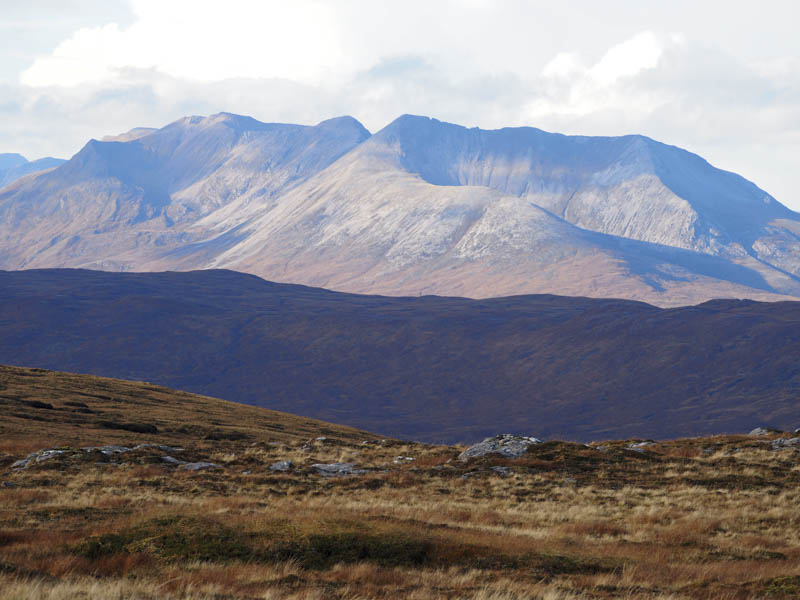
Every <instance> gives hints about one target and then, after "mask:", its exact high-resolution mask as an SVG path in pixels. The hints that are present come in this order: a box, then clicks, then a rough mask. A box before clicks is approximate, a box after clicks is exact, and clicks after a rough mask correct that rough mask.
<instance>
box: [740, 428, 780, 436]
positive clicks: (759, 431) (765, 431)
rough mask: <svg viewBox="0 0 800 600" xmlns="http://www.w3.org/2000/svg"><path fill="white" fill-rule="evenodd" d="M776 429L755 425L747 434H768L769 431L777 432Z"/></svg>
mask: <svg viewBox="0 0 800 600" xmlns="http://www.w3.org/2000/svg"><path fill="white" fill-rule="evenodd" d="M777 432H778V430H777V429H772V428H771V427H756V428H755V429H753V430H752V431H751V432H750V433H748V434H747V435H769V434H770V433H777Z"/></svg>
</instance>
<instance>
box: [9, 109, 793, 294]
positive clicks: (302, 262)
mask: <svg viewBox="0 0 800 600" xmlns="http://www.w3.org/2000/svg"><path fill="white" fill-rule="evenodd" d="M42 267H82V268H91V269H102V270H109V271H159V270H192V269H208V268H226V269H234V270H238V271H243V272H247V273H252V274H256V275H258V276H261V277H264V278H267V279H270V280H274V281H281V282H291V283H302V284H307V285H312V286H319V287H326V288H331V289H336V290H340V291H348V292H358V293H379V294H391V295H419V294H438V295H459V296H465V297H473V298H484V297H493V296H504V295H512V294H529V293H544V292H546V293H555V294H562V295H581V296H591V297H620V298H628V299H636V300H643V301H647V302H649V303H653V304H657V305H661V306H678V305H691V304H695V303H698V302H702V301H705V300H709V299H711V298H717V297H734V298H751V299H757V300H779V299H792V298H798V297H800V215H798V213H795V212H793V211H791V210H790V209H788V208H786V207H785V206H784V205H782V204H781V203H779V202H778V201H777V200H776V199H775V198H773V197H772V196H770V195H769V194H768V193H766V192H765V191H763V190H761V189H760V188H758V187H757V186H756V185H755V184H753V183H751V182H749V181H747V180H745V179H744V178H742V177H740V176H738V175H736V174H733V173H729V172H725V171H722V170H720V169H717V168H715V167H713V166H711V165H710V164H709V163H707V162H706V161H705V160H703V159H702V158H700V157H699V156H697V155H694V154H691V153H689V152H687V151H685V150H681V149H679V148H676V147H674V146H668V145H665V144H662V143H659V142H657V141H654V140H652V139H649V138H646V137H643V136H637V135H631V136H623V137H585V136H564V135H559V134H553V133H547V132H544V131H541V130H539V129H534V128H529V127H520V128H506V129H500V130H495V131H487V130H481V129H477V128H473V129H467V128H464V127H461V126H458V125H452V124H448V123H443V122H440V121H437V120H435V119H430V118H427V117H417V116H411V115H405V116H402V117H400V118H398V119H396V120H395V121H394V122H392V123H390V124H389V125H387V126H386V127H385V128H383V129H382V130H380V131H379V132H377V133H375V134H374V135H371V134H370V133H369V132H368V131H367V130H366V129H365V128H364V127H363V126H362V125H361V124H360V123H358V122H357V121H356V120H355V119H353V118H351V117H340V118H336V119H331V120H328V121H324V122H322V123H320V124H318V125H316V126H313V127H311V126H301V125H288V124H268V123H261V122H259V121H256V120H254V119H252V118H249V117H242V116H238V115H232V114H228V113H220V114H217V115H213V116H211V117H205V118H203V117H187V118H184V119H180V120H178V121H176V122H174V123H172V124H170V125H167V126H166V127H163V128H161V129H150V128H137V129H135V130H132V131H130V132H128V133H126V134H122V135H119V136H110V137H106V138H104V139H103V141H96V140H92V141H90V142H89V143H88V144H87V145H86V146H85V147H84V148H83V149H82V150H81V151H80V152H78V153H77V154H76V155H75V156H74V157H72V159H70V160H69V161H68V162H66V163H64V164H62V165H60V166H58V167H57V168H55V169H52V170H49V171H45V172H41V173H39V174H38V175H34V176H31V177H26V178H23V179H19V180H16V181H14V182H12V183H11V184H10V185H6V186H5V187H4V188H2V189H0V268H4V269H28V268H42Z"/></svg>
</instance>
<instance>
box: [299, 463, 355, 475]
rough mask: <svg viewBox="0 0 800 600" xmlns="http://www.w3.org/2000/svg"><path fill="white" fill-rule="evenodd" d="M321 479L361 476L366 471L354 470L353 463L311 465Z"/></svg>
mask: <svg viewBox="0 0 800 600" xmlns="http://www.w3.org/2000/svg"><path fill="white" fill-rule="evenodd" d="M311 468H312V469H314V470H315V471H316V472H317V473H319V474H320V475H322V476H323V477H343V476H345V475H363V474H364V473H368V471H367V470H366V469H356V468H355V464H354V463H329V464H324V463H315V464H313V465H311Z"/></svg>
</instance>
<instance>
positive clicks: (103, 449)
mask: <svg viewBox="0 0 800 600" xmlns="http://www.w3.org/2000/svg"><path fill="white" fill-rule="evenodd" d="M81 450H83V451H84V452H93V451H97V452H100V453H101V454H104V455H106V456H114V455H115V454H124V453H126V452H130V451H131V449H130V448H128V447H127V446H87V447H85V448H81Z"/></svg>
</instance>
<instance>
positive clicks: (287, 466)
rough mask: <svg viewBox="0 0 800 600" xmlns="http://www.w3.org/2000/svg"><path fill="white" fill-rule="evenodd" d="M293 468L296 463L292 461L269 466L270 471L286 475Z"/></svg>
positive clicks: (283, 461)
mask: <svg viewBox="0 0 800 600" xmlns="http://www.w3.org/2000/svg"><path fill="white" fill-rule="evenodd" d="M292 467H294V463H293V462H292V461H290V460H279V461H278V462H274V463H272V464H271V465H270V466H269V470H270V471H277V472H279V473H286V472H287V471H291V470H292Z"/></svg>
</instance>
